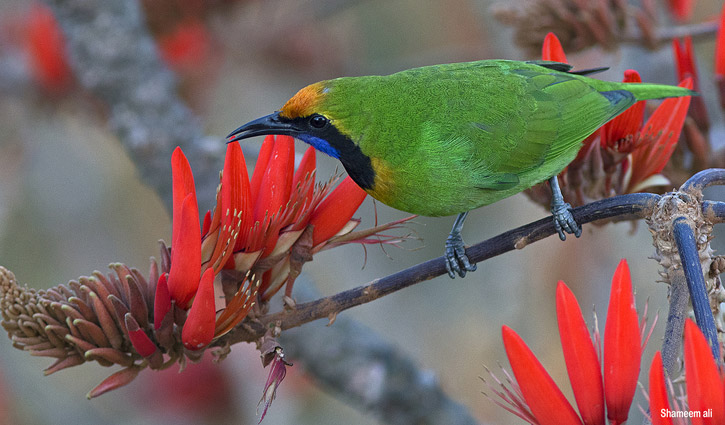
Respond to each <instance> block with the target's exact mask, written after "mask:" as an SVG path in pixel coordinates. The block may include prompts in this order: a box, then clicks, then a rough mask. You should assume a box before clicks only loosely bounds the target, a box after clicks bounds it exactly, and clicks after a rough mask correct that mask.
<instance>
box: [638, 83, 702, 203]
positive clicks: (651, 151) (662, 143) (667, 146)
mask: <svg viewBox="0 0 725 425" xmlns="http://www.w3.org/2000/svg"><path fill="white" fill-rule="evenodd" d="M692 84H693V82H692V79H691V78H688V79H686V80H684V81H682V82H681V83H680V84H679V86H680V87H686V88H688V89H692ZM690 97H691V96H684V97H676V98H669V99H665V100H664V101H663V102H662V103H661V104H660V106H659V107H658V108H657V110H655V111H654V113H653V114H652V116H650V117H649V119H648V120H647V122H646V123H645V124H644V126H643V128H642V130H641V131H640V138H641V139H642V140H643V141H644V143H643V144H642V145H640V147H638V148H637V149H635V151H634V152H632V175H631V177H630V180H629V183H628V188H632V187H634V186H637V184H638V183H639V182H641V181H643V180H644V179H646V178H647V177H649V176H652V175H654V174H657V173H659V172H660V171H662V169H664V168H665V165H667V161H669V160H670V156H672V153H673V152H674V150H675V146H676V145H677V141H678V139H679V138H680V132H681V131H682V126H683V124H684V123H685V117H686V116H687V109H688V108H689V106H690ZM629 191H630V190H629V189H628V192H629Z"/></svg>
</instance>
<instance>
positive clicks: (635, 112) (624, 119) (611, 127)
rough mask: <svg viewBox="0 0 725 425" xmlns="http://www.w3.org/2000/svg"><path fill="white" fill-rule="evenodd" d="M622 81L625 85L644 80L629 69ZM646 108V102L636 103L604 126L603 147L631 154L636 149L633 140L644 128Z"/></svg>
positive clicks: (601, 131) (601, 135)
mask: <svg viewBox="0 0 725 425" xmlns="http://www.w3.org/2000/svg"><path fill="white" fill-rule="evenodd" d="M622 81H623V82H625V83H641V82H642V78H640V76H639V73H638V72H637V71H635V70H633V69H628V70H626V71H624V79H623V80H622ZM645 106H646V102H645V101H644V100H642V101H639V102H636V103H635V104H634V105H632V106H630V107H629V108H628V109H627V110H625V111H624V112H622V113H621V114H619V115H617V116H616V117H615V118H614V119H613V120H611V121H609V122H608V123H606V124H604V125H603V126H602V127H601V129H600V130H599V134H600V143H601V146H602V147H606V148H609V149H613V150H615V151H616V152H621V153H629V152H631V151H632V150H633V149H634V147H635V144H634V143H633V140H632V139H633V138H634V135H635V133H637V131H638V130H639V129H640V127H642V121H644V108H645ZM627 142H629V143H627Z"/></svg>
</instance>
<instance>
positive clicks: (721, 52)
mask: <svg viewBox="0 0 725 425" xmlns="http://www.w3.org/2000/svg"><path fill="white" fill-rule="evenodd" d="M715 79H716V80H717V84H718V88H719V93H720V106H721V107H722V108H723V109H725V5H723V8H722V10H721V11H720V25H719V26H718V29H717V39H716V42H715Z"/></svg>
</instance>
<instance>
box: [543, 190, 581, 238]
mask: <svg viewBox="0 0 725 425" xmlns="http://www.w3.org/2000/svg"><path fill="white" fill-rule="evenodd" d="M549 186H551V213H552V214H553V215H554V227H555V228H556V232H557V233H558V234H559V239H561V240H563V241H565V240H566V233H570V234H571V233H573V234H574V236H576V237H577V238H578V237H579V236H581V234H582V228H581V227H580V226H579V225H578V224H577V222H576V221H575V220H574V216H573V215H571V205H569V204H568V203H566V202H564V196H563V195H562V194H561V189H560V188H559V180H557V178H556V176H554V177H552V178H550V179H549ZM564 232H566V233H564Z"/></svg>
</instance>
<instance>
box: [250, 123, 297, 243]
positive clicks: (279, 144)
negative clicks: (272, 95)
mask: <svg viewBox="0 0 725 425" xmlns="http://www.w3.org/2000/svg"><path fill="white" fill-rule="evenodd" d="M294 154H295V151H294V139H293V138H292V137H290V136H276V138H275V141H274V147H273V148H272V153H271V156H270V158H269V162H268V165H267V169H266V171H265V173H264V177H263V178H262V182H261V187H260V190H259V195H258V196H257V198H256V201H255V204H254V221H257V222H260V223H265V222H266V223H270V224H273V225H276V228H270V230H269V231H268V233H267V240H266V241H264V242H265V244H264V247H265V251H264V253H263V254H262V256H266V255H269V253H270V252H272V249H273V248H274V245H275V244H276V243H277V237H278V236H279V234H278V232H279V227H281V224H282V223H274V222H273V221H274V220H272V218H273V217H275V218H279V216H280V215H281V213H282V211H283V209H284V208H285V207H286V205H287V202H288V201H289V198H290V193H291V192H292V179H293V177H294ZM255 172H256V169H255ZM259 248H261V246H259V247H256V246H255V247H250V250H257V249H259Z"/></svg>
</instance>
